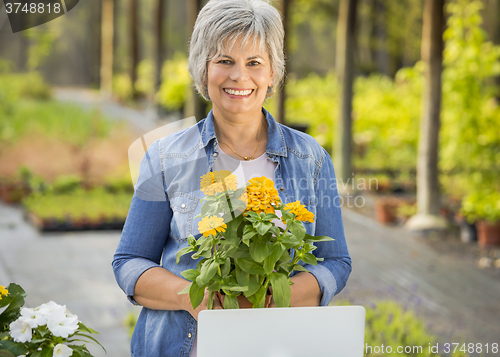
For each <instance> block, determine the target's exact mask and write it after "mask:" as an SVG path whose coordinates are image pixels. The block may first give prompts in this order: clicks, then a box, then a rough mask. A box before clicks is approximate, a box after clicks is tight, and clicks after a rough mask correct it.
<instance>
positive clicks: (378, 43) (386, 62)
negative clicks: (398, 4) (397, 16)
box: [373, 0, 391, 76]
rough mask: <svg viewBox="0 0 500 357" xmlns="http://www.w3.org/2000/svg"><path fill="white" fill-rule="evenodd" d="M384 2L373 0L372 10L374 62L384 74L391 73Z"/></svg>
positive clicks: (388, 74)
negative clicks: (373, 20) (373, 21)
mask: <svg viewBox="0 0 500 357" xmlns="http://www.w3.org/2000/svg"><path fill="white" fill-rule="evenodd" d="M385 7H386V4H385V3H384V2H382V1H381V0H374V4H373V10H374V11H375V14H374V16H375V17H374V19H375V28H374V36H375V39H374V40H375V62H376V64H377V68H378V71H379V72H380V73H383V74H385V75H386V76H390V75H391V58H390V56H389V53H388V51H387V29H386V21H387V16H386V8H385Z"/></svg>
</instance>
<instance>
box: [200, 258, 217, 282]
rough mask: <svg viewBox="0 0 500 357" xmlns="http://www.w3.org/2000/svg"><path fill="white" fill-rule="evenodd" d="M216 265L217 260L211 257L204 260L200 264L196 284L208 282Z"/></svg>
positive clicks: (215, 270) (213, 273)
mask: <svg viewBox="0 0 500 357" xmlns="http://www.w3.org/2000/svg"><path fill="white" fill-rule="evenodd" d="M218 267H219V264H217V262H216V261H214V260H213V259H208V260H206V261H205V263H203V265H202V266H201V270H200V275H199V276H198V277H197V278H196V284H198V285H199V286H204V285H206V284H208V282H209V281H210V279H212V278H213V277H214V275H215V274H216V273H217V268H218Z"/></svg>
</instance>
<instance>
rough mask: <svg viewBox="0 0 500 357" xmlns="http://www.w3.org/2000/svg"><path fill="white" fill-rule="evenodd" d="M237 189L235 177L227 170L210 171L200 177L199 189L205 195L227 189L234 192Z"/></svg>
mask: <svg viewBox="0 0 500 357" xmlns="http://www.w3.org/2000/svg"><path fill="white" fill-rule="evenodd" d="M237 187H238V181H237V180H236V175H233V174H232V173H231V171H229V170H220V171H215V172H212V171H210V172H207V173H206V174H205V175H203V176H201V181H200V189H201V190H202V191H203V193H204V194H205V195H214V194H217V193H220V192H224V191H227V190H229V189H231V190H236V188H237Z"/></svg>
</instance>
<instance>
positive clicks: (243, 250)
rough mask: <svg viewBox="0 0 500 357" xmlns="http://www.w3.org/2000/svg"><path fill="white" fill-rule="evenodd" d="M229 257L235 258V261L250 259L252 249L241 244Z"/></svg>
mask: <svg viewBox="0 0 500 357" xmlns="http://www.w3.org/2000/svg"><path fill="white" fill-rule="evenodd" d="M229 257H231V258H234V259H241V258H249V257H250V249H249V248H248V247H247V246H246V245H244V244H243V243H241V244H240V245H239V247H238V249H237V250H235V251H234V252H231V254H229Z"/></svg>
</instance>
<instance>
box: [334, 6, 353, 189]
mask: <svg viewBox="0 0 500 357" xmlns="http://www.w3.org/2000/svg"><path fill="white" fill-rule="evenodd" d="M356 5H357V0H341V1H340V10H339V19H338V24H337V51H336V53H337V57H336V63H335V66H336V71H337V77H338V80H339V84H340V88H341V90H340V93H341V94H340V95H341V98H340V112H339V118H338V121H337V125H336V127H335V136H336V140H335V145H334V148H333V152H334V157H335V160H334V161H335V171H336V173H337V174H336V176H337V180H342V182H344V183H345V184H347V180H348V179H352V176H351V173H352V172H351V150H352V145H351V141H352V118H351V113H352V97H353V82H354V41H355V36H354V32H355V31H354V29H355V20H356ZM340 186H341V185H339V187H340Z"/></svg>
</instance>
